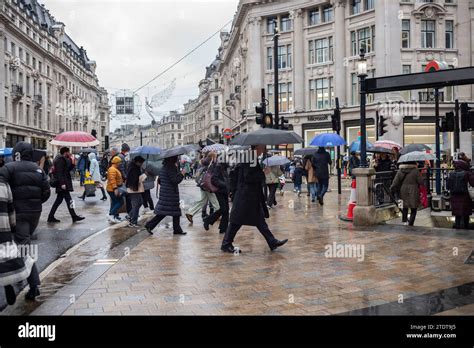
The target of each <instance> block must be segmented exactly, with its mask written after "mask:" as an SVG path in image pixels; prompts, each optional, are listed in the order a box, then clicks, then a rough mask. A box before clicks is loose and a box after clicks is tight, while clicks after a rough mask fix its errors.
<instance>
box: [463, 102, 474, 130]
mask: <svg viewBox="0 0 474 348" xmlns="http://www.w3.org/2000/svg"><path fill="white" fill-rule="evenodd" d="M472 130H474V111H473V110H472V108H471V107H469V105H468V104H467V103H462V104H461V132H467V131H472Z"/></svg>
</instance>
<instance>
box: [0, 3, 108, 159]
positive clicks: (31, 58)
mask: <svg viewBox="0 0 474 348" xmlns="http://www.w3.org/2000/svg"><path fill="white" fill-rule="evenodd" d="M0 37H1V39H2V40H3V43H2V44H1V45H0V68H2V69H3V72H2V73H1V74H0V91H2V93H3V94H4V95H3V96H2V97H1V98H0V147H4V146H6V147H12V146H14V145H15V144H16V143H17V142H18V141H22V140H24V141H30V142H32V143H33V145H34V146H35V147H36V148H43V149H45V148H46V149H49V150H51V145H50V144H49V140H51V139H52V138H53V137H54V136H55V135H57V134H58V133H60V132H63V131H70V130H80V131H85V132H88V133H92V132H93V130H95V132H96V134H97V138H98V139H99V140H100V141H101V145H100V146H99V148H100V147H102V148H103V147H104V146H105V137H106V136H107V135H108V132H109V105H108V97H107V91H106V90H105V89H104V88H102V87H100V85H99V81H98V78H97V75H96V73H95V71H96V63H95V61H93V60H91V59H90V58H89V57H88V55H87V52H86V50H85V49H84V48H83V47H80V46H78V45H77V44H76V43H75V42H74V41H73V40H72V39H71V38H70V37H69V36H68V34H67V33H66V32H65V25H64V24H63V23H61V22H59V21H57V20H56V19H55V18H54V17H53V16H52V15H51V14H50V13H49V11H48V10H47V9H46V8H45V7H44V5H40V4H39V3H38V2H37V1H36V0H1V1H0Z"/></svg>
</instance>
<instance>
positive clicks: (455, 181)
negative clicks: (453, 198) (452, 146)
mask: <svg viewBox="0 0 474 348" xmlns="http://www.w3.org/2000/svg"><path fill="white" fill-rule="evenodd" d="M448 189H449V190H450V192H451V193H454V194H462V193H469V189H468V186H467V182H466V173H465V172H464V171H460V172H454V173H451V174H449V177H448Z"/></svg>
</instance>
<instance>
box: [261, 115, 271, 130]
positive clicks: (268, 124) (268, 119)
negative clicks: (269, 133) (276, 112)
mask: <svg viewBox="0 0 474 348" xmlns="http://www.w3.org/2000/svg"><path fill="white" fill-rule="evenodd" d="M262 127H263V128H273V114H272V113H271V112H267V113H266V114H265V117H264V118H263V125H262Z"/></svg>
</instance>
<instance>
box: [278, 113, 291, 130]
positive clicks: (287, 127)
mask: <svg viewBox="0 0 474 348" xmlns="http://www.w3.org/2000/svg"><path fill="white" fill-rule="evenodd" d="M288 123H290V121H289V120H287V119H286V118H285V117H283V116H282V117H280V124H279V125H278V129H280V130H286V131H287V130H290V125H287V124H288Z"/></svg>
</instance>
